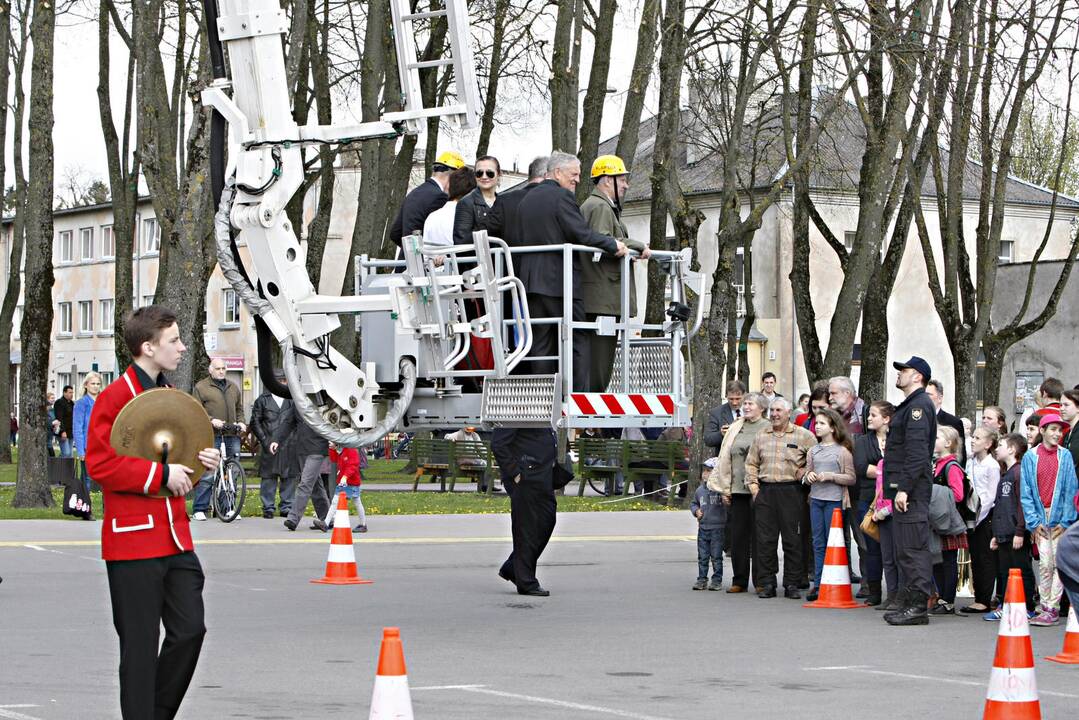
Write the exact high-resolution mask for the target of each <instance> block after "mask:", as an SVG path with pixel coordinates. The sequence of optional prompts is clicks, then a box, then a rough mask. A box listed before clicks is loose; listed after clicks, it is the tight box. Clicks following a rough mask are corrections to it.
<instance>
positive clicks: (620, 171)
mask: <svg viewBox="0 0 1079 720" xmlns="http://www.w3.org/2000/svg"><path fill="white" fill-rule="evenodd" d="M604 175H612V176H614V175H629V170H626V164H625V163H624V162H622V158H620V157H618V156H617V155H600V156H599V157H598V158H596V159H595V161H594V162H593V163H592V179H593V180H595V179H596V178H600V177H603V176H604Z"/></svg>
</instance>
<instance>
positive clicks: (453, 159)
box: [435, 150, 465, 170]
mask: <svg viewBox="0 0 1079 720" xmlns="http://www.w3.org/2000/svg"><path fill="white" fill-rule="evenodd" d="M435 165H445V166H446V167H448V168H450V169H452V170H460V169H461V168H463V167H464V166H465V159H464V158H463V157H461V153H459V152H456V151H455V150H443V151H442V152H441V153H439V154H438V157H436V158H435Z"/></svg>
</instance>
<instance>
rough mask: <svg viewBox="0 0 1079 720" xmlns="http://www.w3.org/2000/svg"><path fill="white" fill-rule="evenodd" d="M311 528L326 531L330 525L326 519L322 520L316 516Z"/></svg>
mask: <svg viewBox="0 0 1079 720" xmlns="http://www.w3.org/2000/svg"><path fill="white" fill-rule="evenodd" d="M311 529H312V530H321V531H322V532H326V531H327V530H329V529H330V527H329V525H327V524H326V523H325V522H324V521H322V520H320V519H319V518H315V519H314V520H312V521H311Z"/></svg>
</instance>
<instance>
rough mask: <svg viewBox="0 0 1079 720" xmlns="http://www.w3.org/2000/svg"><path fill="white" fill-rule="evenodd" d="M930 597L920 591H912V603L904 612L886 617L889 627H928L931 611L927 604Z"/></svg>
mask: <svg viewBox="0 0 1079 720" xmlns="http://www.w3.org/2000/svg"><path fill="white" fill-rule="evenodd" d="M928 602H929V596H928V595H926V594H925V593H924V592H921V591H920V590H911V591H910V601H909V602H908V603H907V607H906V609H905V610H903V611H902V612H899V613H897V614H894V615H893V614H891V613H889V614H888V615H885V616H884V619H885V620H886V621H887V622H888V624H889V625H928V624H929V610H928V607H927V603H928Z"/></svg>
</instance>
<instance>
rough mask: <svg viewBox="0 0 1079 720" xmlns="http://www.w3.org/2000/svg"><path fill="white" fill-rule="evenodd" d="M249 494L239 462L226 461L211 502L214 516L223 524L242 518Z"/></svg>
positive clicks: (215, 479) (216, 482) (215, 484)
mask: <svg viewBox="0 0 1079 720" xmlns="http://www.w3.org/2000/svg"><path fill="white" fill-rule="evenodd" d="M246 494H247V478H246V477H244V469H243V467H242V466H241V465H240V463H239V462H237V461H236V460H233V459H231V458H230V459H228V460H225V462H224V464H223V465H222V466H221V475H219V476H216V477H215V478H214V487H213V492H212V494H211V497H210V500H211V502H212V503H213V506H214V514H215V515H217V519H218V520H220V521H221V522H232V521H233V520H235V519H236V518H237V517H239V516H240V511H242V510H243V507H244V497H245V496H246Z"/></svg>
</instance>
